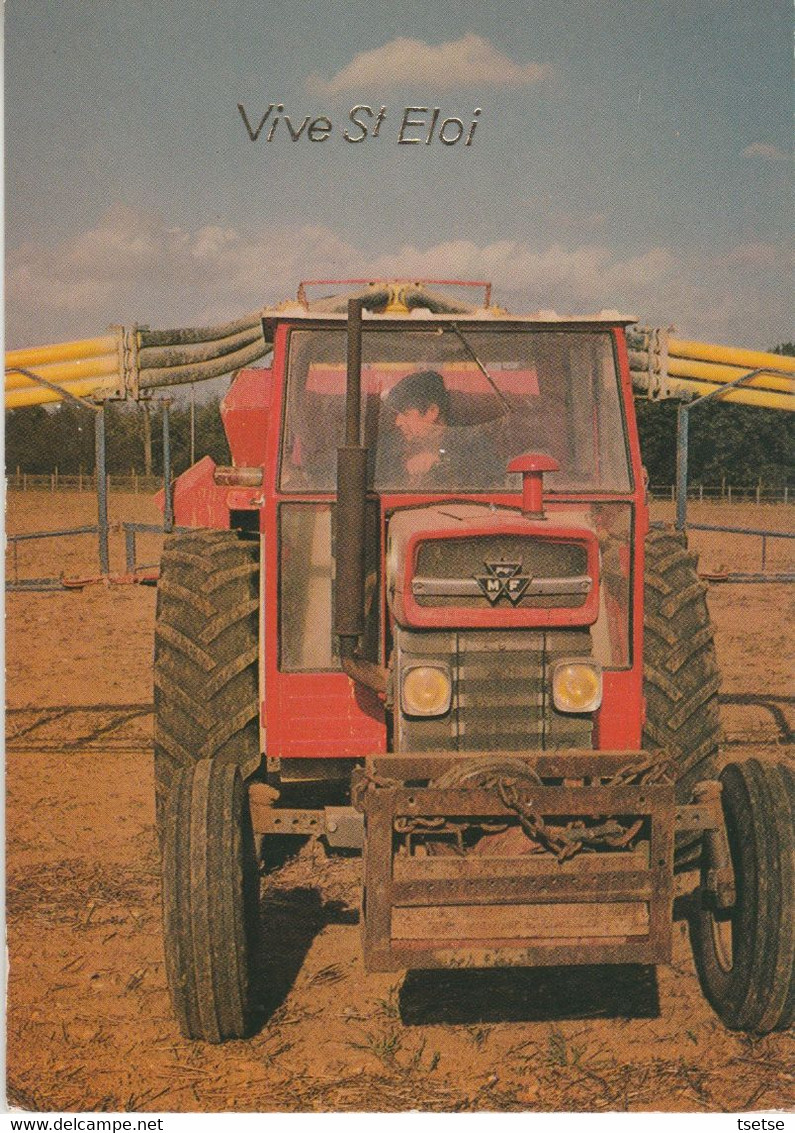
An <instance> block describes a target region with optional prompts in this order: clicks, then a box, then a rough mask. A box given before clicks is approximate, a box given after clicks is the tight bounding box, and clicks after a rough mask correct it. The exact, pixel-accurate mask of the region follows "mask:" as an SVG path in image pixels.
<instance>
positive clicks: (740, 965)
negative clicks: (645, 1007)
mask: <svg viewBox="0 0 795 1133" xmlns="http://www.w3.org/2000/svg"><path fill="white" fill-rule="evenodd" d="M720 780H721V783H722V785H723V794H722V799H723V812H724V816H725V820H726V832H727V835H728V840H729V849H730V851H731V857H732V863H733V866H734V876H735V884H736V887H737V900H736V902H735V904H734V905H733V906H732V907H731V908H730V909H727V910H720V909H717V908H716V907H715V904H714V902H713V901H712V900H711V899H710V896H711V895H710V894H709V893H708V892H707V890H706V888H705V887H704V884H703V883H704V882H705V881H706V877H705V876H703V875H702V888H701V890H700V891H699V893H698V894H697V898H698V905H697V908H696V910H695V912H694V914H693V916H692V918H691V924H690V932H691V941H692V945H693V955H694V958H695V961H696V968H697V970H698V975H699V979H700V981H701V986H702V988H703V990H704V994H705V995H706V997H707V999H708V1000H709V1002H710V1003H711V1004H712V1006H713V1007H714V1008H715V1011H716V1012H717V1013H718V1015H719V1016H720V1018H721V1019H722V1020H723V1022H724V1023H725V1024H726V1026H727V1027H730V1028H731V1029H733V1030H742V1031H748V1032H751V1033H754V1034H766V1033H768V1032H769V1031H776V1030H784V1029H786V1028H787V1027H789V1026H790V1024H791V1023H792V1020H793V1011H794V1009H795V824H794V823H793V809H795V790H794V789H793V775H792V772H791V770H790V769H789V768H788V767H785V766H783V765H774V764H763V763H760V762H759V761H758V760H756V759H752V760H749V761H748V762H747V763H730V764H728V766H727V767H725V768H724V770H723V772H722V773H721V776H720Z"/></svg>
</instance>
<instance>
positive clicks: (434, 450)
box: [385, 370, 494, 488]
mask: <svg viewBox="0 0 795 1133" xmlns="http://www.w3.org/2000/svg"><path fill="white" fill-rule="evenodd" d="M385 402H386V404H387V405H388V406H389V408H390V409H392V411H393V412H394V414H395V425H396V427H397V429H398V431H399V432H400V434H401V436H402V441H403V451H402V459H403V472H404V475H405V477H406V478H407V481H408V486H410V487H417V488H434V487H450V488H452V487H460V488H466V487H476V486H478V485H480V484H483V486H486V485H487V484H489V483H491V481H492V476H491V475H488V474H487V475H486V477H485V482H484V472H485V471H486V469H487V468H489V466H491V465H493V464H494V454H493V452H492V451H491V450H490V449H489V451H487V450H486V447H485V444H484V441H485V438H482V437H477V436H475V437H473V436H472V431H471V430H470V429H467V430H457V429H453V428H452V427H451V425H450V395H449V394H448V392H447V389H446V387H445V384H444V381H443V379H442V376H441V374H438V373H437V372H436V371H435V370H420V371H418V372H417V373H414V374H408V375H407V376H406V377H405V378H402V379H401V380H400V381H399V382H398V383H397V385H395V386H394V387H393V388H392V389H391V390H390V391H389V393H388V394H387V396H386V398H385ZM463 433H466V442H465V444H464V441H463V439H462V436H461V435H459V436H456V434H463ZM481 449H482V450H483V451H482V452H481V451H480V450H481Z"/></svg>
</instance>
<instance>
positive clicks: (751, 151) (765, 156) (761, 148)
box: [740, 142, 789, 161]
mask: <svg viewBox="0 0 795 1133" xmlns="http://www.w3.org/2000/svg"><path fill="white" fill-rule="evenodd" d="M740 156H741V157H750V158H754V157H758V158H761V159H762V161H789V157H788V155H787V154H786V153H782V151H781V150H780V149H779V148H778V146H774V145H772V144H771V143H770V142H752V143H751V145H750V146H746V147H745V149H744V150H741V151H740Z"/></svg>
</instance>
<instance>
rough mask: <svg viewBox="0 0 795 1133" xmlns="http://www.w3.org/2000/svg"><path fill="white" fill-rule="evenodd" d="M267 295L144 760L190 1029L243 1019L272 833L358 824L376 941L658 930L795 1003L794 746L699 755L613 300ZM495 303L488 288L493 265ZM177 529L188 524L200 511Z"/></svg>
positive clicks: (711, 677) (760, 1018) (397, 948)
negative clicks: (528, 305) (782, 750)
mask: <svg viewBox="0 0 795 1133" xmlns="http://www.w3.org/2000/svg"><path fill="white" fill-rule="evenodd" d="M299 298H300V299H301V301H300V302H299V303H297V304H294V305H292V306H291V305H283V306H282V307H281V308H279V309H277V310H273V311H270V312H268V313H266V315H265V317H264V318H263V332H264V334H265V336H266V339H267V340H268V341H272V344H273V354H272V361H271V364H270V366H269V367H268V368H267V369H249V370H244V371H241V372H240V373H239V374H238V375H237V378H236V379H235V381H234V384H233V385H232V386H231V388H230V390H229V392H228V394H227V396H226V398H225V400H224V403H223V407H222V415H223V421H224V426H225V429H226V433H227V436H228V439H229V444H230V448H231V451H232V454H233V461H234V464H233V466H232V467H230V468H221V467H217V466H215V465H214V463H213V462H212V461H211V460H210V459H209V458H205V459H204V460H202V461H200V462H199V463H198V464H197V465H195V466H194V467H193V468H192V469H190V470H188V471H187V472H186V473H185V474H184V475H183V476H181V477H180V478H179V479H178V480H177V482H176V486H175V496H174V504H175V520H176V523H177V525H178V526H179V527H180V528H182V529H183V531H182V533H179V534H175V535H173V536H171V537H170V538H169V540H168V541H167V544H166V547H165V550H164V553H163V559H162V570H161V577H160V583H159V592H158V607H157V628H156V647H155V709H156V731H155V769H156V780H157V815H158V828H159V835H160V841H161V848H162V854H163V884H164V927H165V948H166V960H167V972H168V981H169V986H170V989H171V995H172V999H173V1003H174V1008H175V1011H176V1014H177V1016H178V1018H179V1021H180V1026H181V1028H182V1030H183V1032H184V1034H185V1035H187V1036H189V1037H193V1038H204V1039H207V1040H210V1041H220V1040H223V1039H228V1038H233V1037H239V1036H243V1035H245V1034H247V1033H250V1032H251V1029H252V1028H253V1027H254V1026H256V1024H257V1008H256V1002H257V999H258V995H257V986H258V975H257V967H258V965H257V955H258V944H257V934H258V930H259V876H260V860H261V856H262V851H263V846H264V845H265V844H266V843H265V840H266V839H268V838H271V837H273V836H278V835H284V834H298V835H314V836H320V837H324V838H325V839H326V840H327V843H328V844H329V845H330V846H331V847H348V848H351V847H353V848H361V849H362V851H363V896H362V913H361V922H362V929H363V947H364V958H365V963H366V966H367V968H368V969H369V970H378V971H384V970H402V969H409V968H434V967H445V966H455V967H467V966H468V967H477V968H483V967H490V966H507V965H514V966H519V965H521V966H525V965H526V966H535V965H551V964H554V965H560V964H628V963H633V964H635V963H642V964H655V963H664V962H666V961H668V960H669V959H670V956H671V938H672V920H673V911H672V910H673V895H674V881H675V875H676V874H677V873H680V872H685V871H698V876H699V879H700V880H699V881H698V883H697V885H696V887H695V888H694V892H693V894H692V897H691V911H690V929H691V937H692V941H693V947H694V953H695V958H696V962H697V966H698V970H699V974H700V978H701V982H702V985H703V988H704V992H705V994H706V996H707V997H708V999H709V1000H710V1002H711V1003H712V1004H713V1006H714V1007H715V1009H716V1011H717V1012H718V1014H719V1015H720V1017H721V1018H722V1019H723V1020H724V1021H725V1023H726V1025H727V1026H729V1027H731V1028H736V1029H741V1030H745V1031H749V1032H755V1033H764V1032H767V1031H770V1030H773V1029H778V1028H783V1027H786V1026H787V1025H788V1024H789V1023H790V1021H791V1020H792V1016H793V1003H794V995H793V955H794V953H795V916H794V915H793V907H792V906H793V890H794V889H795V886H794V885H793V880H794V878H793V874H794V872H795V865H794V864H793V814H792V798H793V778H792V773H791V771H790V769H788V768H787V767H786V766H783V765H773V764H769V763H762V762H759V761H757V760H750V761H748V762H744V763H732V764H729V765H728V766H726V767H724V769H723V771H722V772H721V774H720V776H718V773H717V764H716V758H717V752H718V740H719V721H718V704H717V692H718V683H719V678H718V671H717V667H716V662H715V655H714V647H713V640H712V630H711V627H710V622H709V617H708V613H707V606H706V601H705V590H704V586H703V585H702V583H701V582H700V581H699V579H698V577H697V574H696V569H695V560H694V557H693V556H692V555H691V554H690V553H689V552H688V550H687V547H686V545H685V543H684V541H683V539H682V538H681V537H679V536H678V535H677V534H675V533H674V532H672V531H671V530H669V529H665V528H662V527H660V528H656V527H655V528H651V529H650V526H649V518H648V509H647V504H646V494H645V486H644V470H643V467H642V464H641V454H640V449H639V445H638V433H637V427H636V423H635V415H634V411H633V398H632V387H631V381H630V373H629V368H628V362H627V350H626V343H625V327H626V325H627V323H629V322H630V321H631V320H629V319H621V318H619V317H617V316H616V315H615V314H614V313H612V312H608V313H603V314H602V315H600V316H598V317H594V318H560V317H558V316H556V315H554V314H553V313H549V312H547V313H542V314H540V315H536V316H529V317H528V316H523V317H515V316H512V315H508V314H506V313H505V312H504V311H502V310H500V309H497V308H494V307H490V306H488V305H485V306H482V307H477V306H470V305H465V304H462V303H460V302H455V301H454V300H452V299H450V298H448V297H447V296H446V295H445V294H444V293H442V292H440V291H439V289H438V288H428V287H426V286H424V285H420V284H412V285H404V286H401V285H397V284H372V285H370V286H369V287H367V288H366V289H364V291H363V292H359V293H358V294H357V295H355V296H354V297H353V298H350V297H341V298H335V297H332V298H329V299H324V300H320V301H318V302H316V303H313V304H309V303H307V302H306V301H305V299H304V297H303V292H299ZM486 303H487V304H488V296H487V299H486ZM184 529H190V530H188V531H185V530H184Z"/></svg>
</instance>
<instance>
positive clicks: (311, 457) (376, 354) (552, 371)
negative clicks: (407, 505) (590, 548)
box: [280, 323, 630, 494]
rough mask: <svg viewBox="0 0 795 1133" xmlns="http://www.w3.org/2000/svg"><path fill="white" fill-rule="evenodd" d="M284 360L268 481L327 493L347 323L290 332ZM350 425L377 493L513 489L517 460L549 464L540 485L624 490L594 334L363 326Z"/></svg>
mask: <svg viewBox="0 0 795 1133" xmlns="http://www.w3.org/2000/svg"><path fill="white" fill-rule="evenodd" d="M288 357H289V369H288V379H287V406H286V414H285V426H284V435H283V439H282V463H281V485H280V486H281V489H282V491H284V492H333V491H334V490H335V476H336V450H337V447H338V446H339V445H341V444H343V443H344V435H345V374H346V362H345V359H346V332H345V328H344V327H342V328H340V329H336V328H334V329H295V330H293V331H292V332H291V334H290V339H289V350H288ZM362 422H363V434H364V438H363V439H364V444H365V445H366V446H367V448H368V450H369V483H370V487H371V488H373V489H375V490H376V491H381V492H390V491H394V492H400V491H411V490H418V491H424V492H426V491H427V492H434V491H440V492H442V491H443V492H446V493H448V494H449V492H450V491H451V490H453V491H458V492H479V491H488V490H492V491H493V490H498V489H505V488H508V489H511V490H514V489H517V488H518V487H519V483H520V478H519V476H518V475H516V474H514V475H509V474H508V473H507V471H506V469H507V465H508V463H509V462H510V461H511V460H512V459H513V458H514V457H516V456H521V455H522V454H523V453H528V452H543V453H546V454H548V455H549V456H552V457H554V458H555V459H556V460H557V461H558V462H559V464H560V471H559V472H556V473H552V474H549V475H548V476H547V477H546V478H545V487H546V488H547V489H548V490H550V491H553V492H554V491H558V492H563V491H571V490H589V489H590V490H599V491H608V492H627V491H629V490H630V477H629V470H628V461H627V449H626V443H625V435H624V428H623V420H622V413H621V403H620V398H619V390H618V377H617V373H616V365H615V358H614V353H613V344H612V338H611V336H610V334H608V333H607V332H605V331H601V330H600V331H591V330H580V329H578V328H577V329H570V328H569V329H566V330H563V331H548V330H543V331H536V330H533V329H528V328H527V327H521V328H514V329H511V328H506V327H497V328H493V329H491V328H481V327H475V328H471V327H461V328H460V329H458V327H457V326H454V325H453V324H450V323H446V324H443V325H438V324H437V325H435V326H425V327H417V328H416V329H415V328H414V327H405V328H400V329H399V330H397V329H394V328H391V329H390V328H387V327H384V328H380V327H377V326H367V325H366V324H365V327H364V331H363V335H362Z"/></svg>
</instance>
